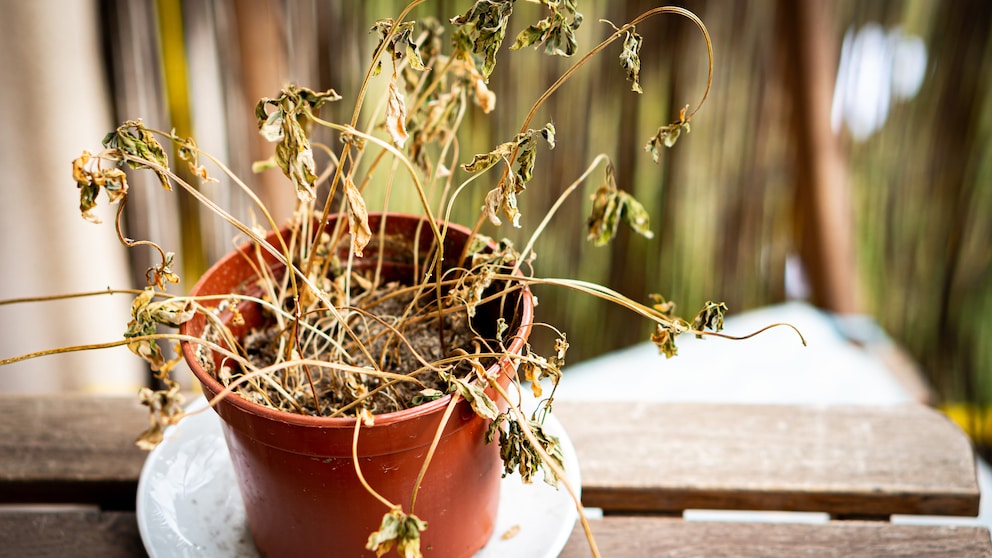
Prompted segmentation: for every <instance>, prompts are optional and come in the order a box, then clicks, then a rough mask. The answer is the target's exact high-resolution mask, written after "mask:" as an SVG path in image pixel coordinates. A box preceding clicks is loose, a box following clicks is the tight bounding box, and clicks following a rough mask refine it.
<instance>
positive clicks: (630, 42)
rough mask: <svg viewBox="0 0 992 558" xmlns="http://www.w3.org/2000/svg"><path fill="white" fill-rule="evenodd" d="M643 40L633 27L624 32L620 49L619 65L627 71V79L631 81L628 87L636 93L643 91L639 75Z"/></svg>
mask: <svg viewBox="0 0 992 558" xmlns="http://www.w3.org/2000/svg"><path fill="white" fill-rule="evenodd" d="M643 41H644V37H641V36H640V35H638V34H637V32H636V31H634V29H633V28H631V29H630V31H625V32H624V39H623V50H622V51H620V67H622V68H623V70H624V71H625V72H626V73H627V79H628V80H629V81H630V82H631V83H630V89H631V90H632V91H635V92H637V93H643V92H644V91H643V90H642V89H641V82H640V79H641V78H640V75H641V57H640V52H641V43H642V42H643Z"/></svg>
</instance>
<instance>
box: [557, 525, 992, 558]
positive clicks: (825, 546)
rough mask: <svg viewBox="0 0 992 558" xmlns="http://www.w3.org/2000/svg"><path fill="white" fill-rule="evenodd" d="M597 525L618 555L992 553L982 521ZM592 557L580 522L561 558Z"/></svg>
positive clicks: (606, 552) (603, 546)
mask: <svg viewBox="0 0 992 558" xmlns="http://www.w3.org/2000/svg"><path fill="white" fill-rule="evenodd" d="M591 524H592V530H593V535H594V536H595V538H596V543H597V545H598V547H599V550H600V552H601V553H602V555H603V556H610V557H614V558H616V557H627V556H630V557H633V556H651V557H652V558H662V557H671V558H675V557H678V558H688V557H695V556H708V557H713V556H725V557H734V558H749V557H769V556H822V557H828V558H829V557H837V558H885V557H889V556H914V557H929V556H933V557H937V556H940V557H944V556H969V557H979V556H992V542H990V540H989V532H988V530H987V529H984V528H981V527H953V526H920V525H893V524H891V523H879V522H864V521H851V522H846V521H839V522H836V521H835V522H831V523H827V524H812V525H811V524H800V523H730V522H728V523H723V522H701V521H699V522H697V521H682V520H679V519H664V518H657V517H652V518H646V517H607V518H604V519H600V520H594V521H592V523H591ZM589 556H591V553H590V551H589V546H588V543H587V542H586V539H585V536H584V535H583V532H582V529H581V528H579V527H578V526H576V528H575V530H574V531H572V536H571V538H570V539H569V541H568V544H567V545H566V547H565V550H564V551H563V552H562V554H561V556H560V558H587V557H589Z"/></svg>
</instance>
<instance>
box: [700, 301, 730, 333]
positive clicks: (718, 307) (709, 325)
mask: <svg viewBox="0 0 992 558" xmlns="http://www.w3.org/2000/svg"><path fill="white" fill-rule="evenodd" d="M726 313H727V305H726V303H723V302H713V301H711V300H707V301H706V304H704V305H703V308H702V310H700V311H699V313H698V314H696V317H695V318H693V320H692V328H693V329H695V330H697V331H703V330H706V329H708V330H710V331H722V330H723V316H724V314H726ZM696 337H697V338H700V339H701V338H702V337H703V336H702V335H700V334H698V333H697V334H696Z"/></svg>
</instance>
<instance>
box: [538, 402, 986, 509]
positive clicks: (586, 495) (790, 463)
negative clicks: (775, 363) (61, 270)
mask: <svg viewBox="0 0 992 558" xmlns="http://www.w3.org/2000/svg"><path fill="white" fill-rule="evenodd" d="M554 412H555V414H556V415H557V416H558V418H559V419H560V420H561V421H562V423H563V424H564V426H565V429H566V431H567V432H568V433H569V437H570V438H571V439H572V441H573V443H574V444H575V447H576V451H577V453H578V458H579V463H580V464H581V465H580V466H581V470H582V490H583V501H584V503H585V504H586V505H587V506H592V507H601V508H604V509H606V510H618V511H650V512H662V513H664V512H680V511H682V510H685V509H745V510H789V511H818V512H827V513H831V514H835V515H845V516H887V515H890V514H895V513H899V514H932V515H970V516H974V515H977V514H978V502H979V488H978V482H977V476H976V470H975V462H974V456H973V451H972V448H971V445H970V443H969V441H968V440H967V438H966V437H965V435H964V434H963V433H962V432H961V431H960V430H959V429H958V428H957V427H956V426H954V425H953V424H952V423H951V422H950V421H949V420H947V419H946V418H945V417H944V416H943V415H940V414H939V413H937V412H936V411H934V410H932V409H930V408H927V407H924V406H921V405H900V406H893V407H822V408H820V407H797V406H754V405H711V404H671V403H664V404H662V403H595V404H588V403H580V402H564V401H562V402H559V403H557V404H556V405H555V408H554Z"/></svg>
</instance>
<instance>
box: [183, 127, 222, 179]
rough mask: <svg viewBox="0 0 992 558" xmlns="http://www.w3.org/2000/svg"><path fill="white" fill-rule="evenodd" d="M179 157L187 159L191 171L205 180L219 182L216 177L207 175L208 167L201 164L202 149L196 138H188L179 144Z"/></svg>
mask: <svg viewBox="0 0 992 558" xmlns="http://www.w3.org/2000/svg"><path fill="white" fill-rule="evenodd" d="M178 151H179V158H180V159H182V160H183V161H186V164H187V165H188V166H189V171H190V172H191V173H193V174H194V175H195V176H197V177H198V178H199V179H200V180H202V181H204V182H217V179H216V178H212V177H210V176H208V175H207V169H206V168H204V167H202V166H200V149H199V148H198V147H197V146H196V140H195V139H193V138H186V139H185V140H184V141H183V143H182V144H180V145H179V150H178Z"/></svg>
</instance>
